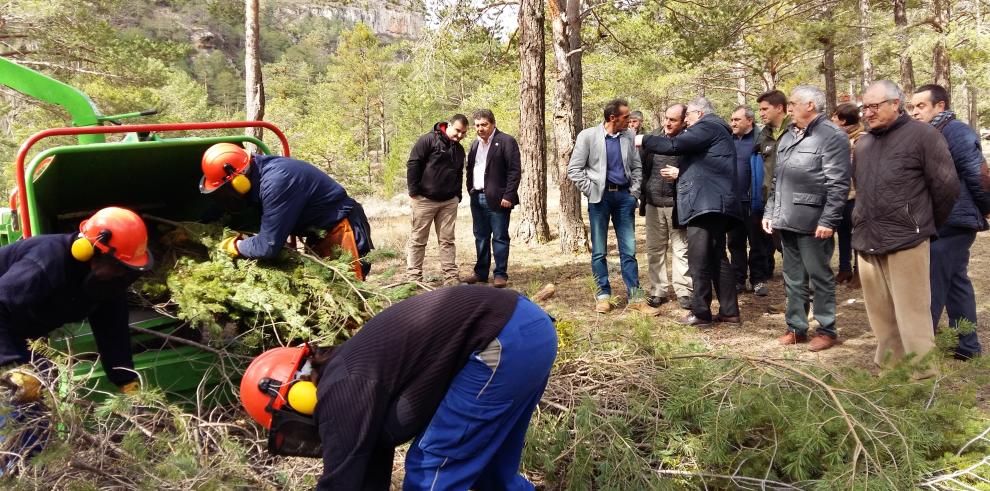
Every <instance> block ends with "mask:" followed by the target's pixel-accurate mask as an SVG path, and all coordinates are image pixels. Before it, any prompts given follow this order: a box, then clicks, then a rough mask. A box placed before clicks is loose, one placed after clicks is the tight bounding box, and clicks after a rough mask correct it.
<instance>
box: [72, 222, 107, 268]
mask: <svg viewBox="0 0 990 491" xmlns="http://www.w3.org/2000/svg"><path fill="white" fill-rule="evenodd" d="M111 235H113V234H112V233H111V232H110V230H109V229H103V230H101V231H100V233H99V235H97V236H96V241H95V242H90V241H89V239H87V238H86V236H85V235H83V234H79V238H78V239H76V240H74V241H72V257H74V258H76V260H77V261H81V262H87V261H89V260H90V259H93V255H94V254H96V249H97V248H99V249H100V250H101V251H102V252H106V251H108V250H109V249H110V248H109V247H107V245H106V244H107V243H109V242H110V236H111Z"/></svg>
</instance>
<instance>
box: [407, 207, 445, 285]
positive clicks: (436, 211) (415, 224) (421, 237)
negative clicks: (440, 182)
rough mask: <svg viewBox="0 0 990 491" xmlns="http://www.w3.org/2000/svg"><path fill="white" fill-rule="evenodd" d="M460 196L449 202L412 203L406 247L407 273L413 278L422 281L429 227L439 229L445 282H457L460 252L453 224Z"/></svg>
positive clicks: (437, 230)
mask: <svg viewBox="0 0 990 491" xmlns="http://www.w3.org/2000/svg"><path fill="white" fill-rule="evenodd" d="M457 203H458V200H457V197H454V198H450V199H448V200H447V201H433V200H431V199H428V198H424V197H420V198H418V199H413V200H412V231H411V232H410V233H409V242H408V243H407V244H406V273H407V274H408V275H409V276H410V277H411V278H416V279H422V277H423V256H424V255H425V254H426V242H427V240H428V239H429V238H430V225H434V224H435V226H436V232H437V243H438V244H439V245H440V268H441V270H442V271H443V278H444V281H451V280H453V281H456V280H457V279H458V278H457V250H456V249H455V247H454V225H455V224H456V223H457Z"/></svg>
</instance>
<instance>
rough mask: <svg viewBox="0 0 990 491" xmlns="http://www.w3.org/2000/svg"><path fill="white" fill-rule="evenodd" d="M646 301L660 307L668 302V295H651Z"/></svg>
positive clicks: (654, 306) (650, 304)
mask: <svg viewBox="0 0 990 491" xmlns="http://www.w3.org/2000/svg"><path fill="white" fill-rule="evenodd" d="M646 303H647V304H648V305H649V306H650V307H653V308H657V307H659V306H661V305H663V304H665V303H667V297H658V296H656V295H653V296H651V297H647V298H646Z"/></svg>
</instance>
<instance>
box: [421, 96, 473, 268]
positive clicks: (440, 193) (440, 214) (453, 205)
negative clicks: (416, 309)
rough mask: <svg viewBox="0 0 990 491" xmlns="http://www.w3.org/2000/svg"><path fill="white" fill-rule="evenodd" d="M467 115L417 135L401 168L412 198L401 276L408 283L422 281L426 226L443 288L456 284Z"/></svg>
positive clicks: (459, 115)
mask: <svg viewBox="0 0 990 491" xmlns="http://www.w3.org/2000/svg"><path fill="white" fill-rule="evenodd" d="M467 125H468V121H467V116H465V115H463V114H455V115H454V116H453V117H451V118H450V120H449V121H447V122H440V123H437V124H435V125H433V131H431V132H429V133H427V134H425V135H423V136H421V137H419V140H417V141H416V144H415V145H413V148H412V151H411V152H409V162H408V163H407V164H406V185H407V186H408V188H409V198H410V199H411V200H412V204H411V208H412V231H411V232H410V234H409V243H408V245H407V256H406V272H407V275H408V279H409V280H410V281H422V280H423V256H424V255H425V253H426V241H427V239H429V238H430V226H431V225H433V224H434V223H435V224H436V229H437V242H438V243H439V244H440V265H441V268H442V270H443V277H444V284H445V285H452V284H457V283H458V282H459V281H458V278H457V251H456V249H455V248H454V225H455V223H456V222H457V204H458V203H460V201H461V179H462V176H463V174H464V147H462V146H461V144H460V141H461V139H463V138H464V137H465V136H466V135H467Z"/></svg>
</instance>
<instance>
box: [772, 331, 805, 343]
mask: <svg viewBox="0 0 990 491" xmlns="http://www.w3.org/2000/svg"><path fill="white" fill-rule="evenodd" d="M777 342H778V343H780V344H783V345H785V346H786V345H788V344H798V343H806V342H808V335H807V334H798V333H796V332H794V331H787V334H784V335H783V336H781V337H779V338H777Z"/></svg>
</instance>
